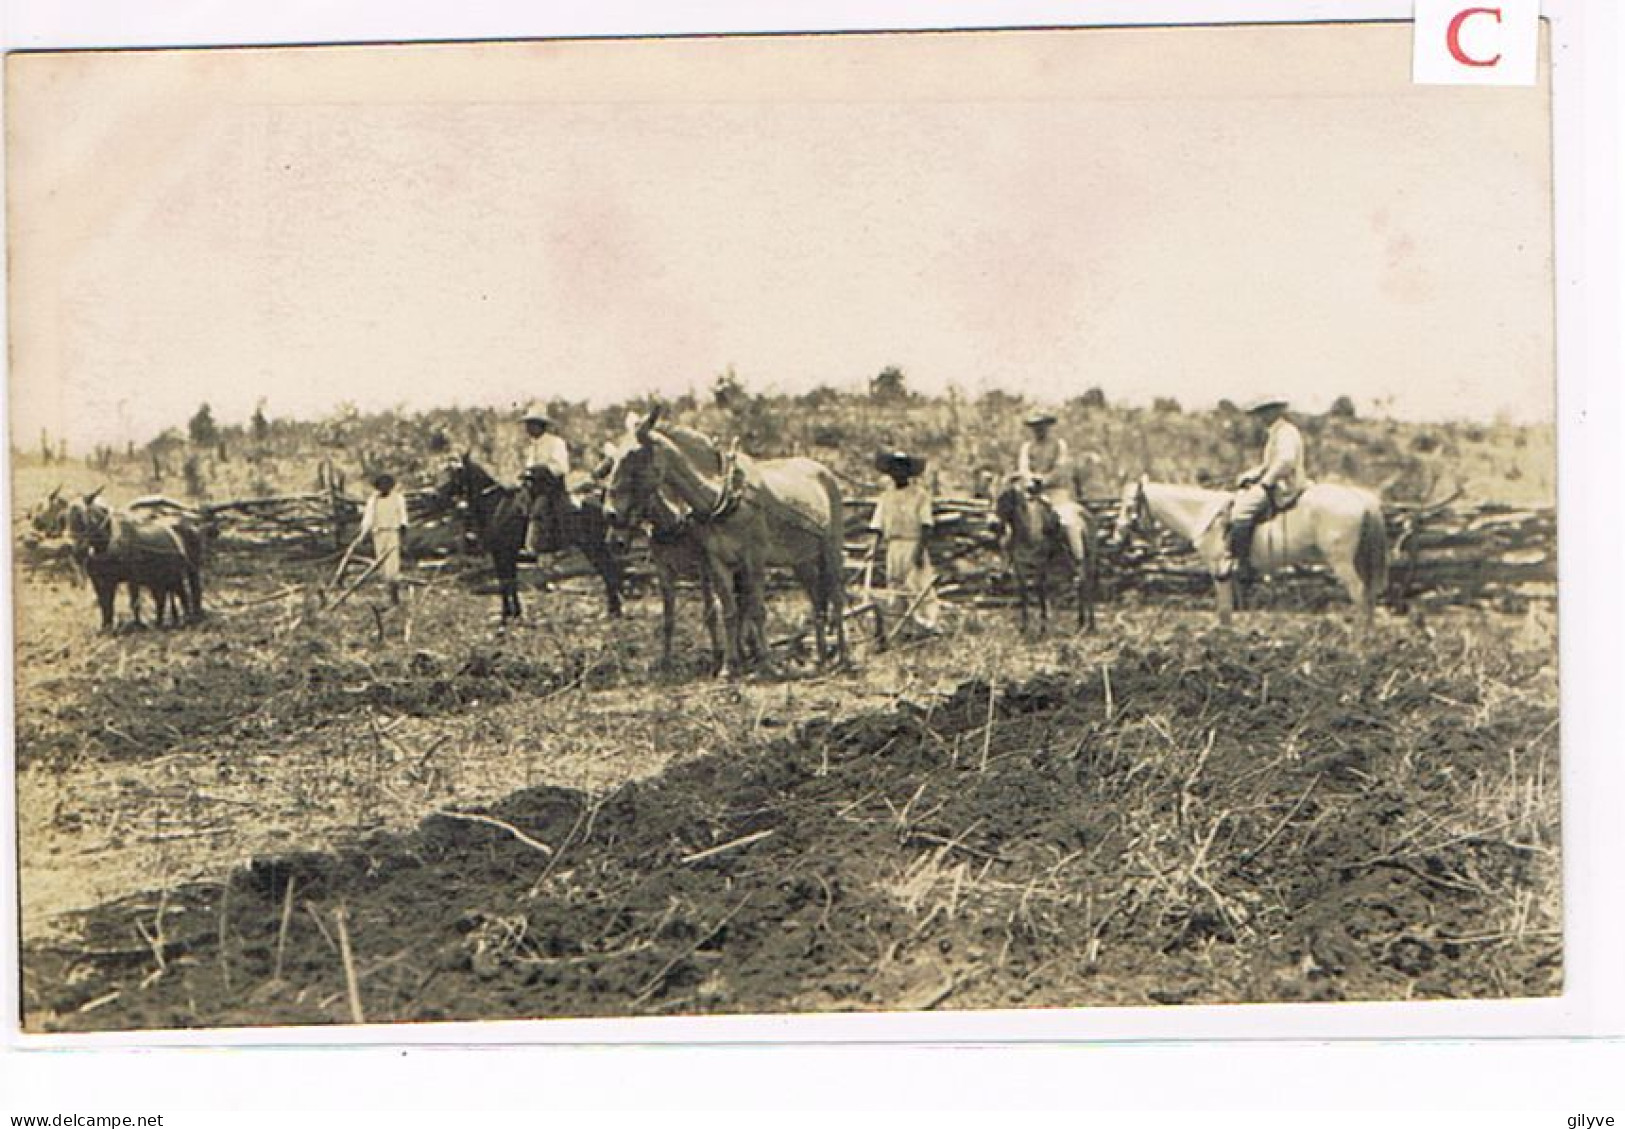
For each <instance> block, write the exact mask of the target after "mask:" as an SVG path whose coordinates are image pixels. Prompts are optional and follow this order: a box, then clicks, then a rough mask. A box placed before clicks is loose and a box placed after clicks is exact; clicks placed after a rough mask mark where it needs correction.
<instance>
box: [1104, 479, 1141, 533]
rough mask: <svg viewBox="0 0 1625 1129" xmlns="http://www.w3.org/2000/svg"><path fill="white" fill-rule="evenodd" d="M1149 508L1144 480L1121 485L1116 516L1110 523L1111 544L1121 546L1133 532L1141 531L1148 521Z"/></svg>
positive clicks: (1134, 480)
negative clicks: (1121, 490)
mask: <svg viewBox="0 0 1625 1129" xmlns="http://www.w3.org/2000/svg"><path fill="white" fill-rule="evenodd" d="M1149 516H1150V514H1149V506H1148V504H1147V502H1146V499H1145V478H1144V477H1143V476H1142V477H1140V478H1136V479H1132V480H1131V481H1128V482H1125V483H1123V493H1122V497H1121V498H1120V499H1119V500H1118V503H1117V514H1116V516H1115V518H1114V519H1113V521H1112V535H1111V543H1112V544H1113V545H1122V544H1123V543H1124V542H1126V541H1127V540H1128V539H1129V536H1130V535H1131V534H1133V533H1134V532H1135V531H1137V530H1140V529H1143V528H1144V526H1145V524H1146V521H1147V520H1148V518H1149Z"/></svg>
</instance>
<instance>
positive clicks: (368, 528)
mask: <svg viewBox="0 0 1625 1129" xmlns="http://www.w3.org/2000/svg"><path fill="white" fill-rule="evenodd" d="M405 525H406V495H405V494H402V493H401V492H400V491H399V490H391V491H390V492H389V493H388V494H374V495H373V496H372V497H370V498H368V499H367V504H366V506H365V507H364V508H363V509H362V511H361V532H362V533H372V532H374V531H375V530H389V531H390V532H394V531H396V530H399V529H401V528H402V527H403V526H405Z"/></svg>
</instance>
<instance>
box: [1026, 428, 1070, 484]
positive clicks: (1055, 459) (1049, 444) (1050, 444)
mask: <svg viewBox="0 0 1625 1129" xmlns="http://www.w3.org/2000/svg"><path fill="white" fill-rule="evenodd" d="M1035 456H1036V458H1035ZM1066 461H1067V449H1066V440H1065V439H1062V438H1060V437H1059V436H1051V437H1048V438H1045V439H1041V440H1033V439H1029V440H1027V441H1026V442H1025V443H1023V444H1022V445H1021V453H1020V454H1019V455H1018V456H1016V471H1017V473H1018V474H1020V475H1021V476H1022V477H1023V478H1029V477H1032V476H1034V475H1038V476H1043V475H1046V474H1050V473H1052V472H1053V471H1054V470H1055V468H1056V467H1058V466H1061V465H1062V464H1064V463H1065V462H1066ZM1035 463H1036V464H1037V465H1036V466H1035V465H1034V464H1035Z"/></svg>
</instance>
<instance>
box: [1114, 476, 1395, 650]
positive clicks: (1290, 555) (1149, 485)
mask: <svg viewBox="0 0 1625 1129" xmlns="http://www.w3.org/2000/svg"><path fill="white" fill-rule="evenodd" d="M1230 499H1231V495H1230V494H1228V493H1226V492H1224V491H1220V490H1208V489H1204V488H1203V487H1200V486H1176V485H1173V484H1172V483H1167V482H1150V481H1147V480H1146V479H1145V478H1143V477H1142V478H1140V479H1139V480H1138V481H1135V482H1129V483H1127V484H1126V485H1125V486H1124V487H1123V495H1122V500H1121V502H1120V504H1119V506H1118V511H1117V521H1116V530H1115V533H1114V537H1115V538H1116V539H1117V540H1119V541H1121V540H1123V539H1125V538H1126V537H1127V536H1128V534H1129V533H1131V532H1132V531H1134V530H1135V529H1137V528H1141V527H1143V525H1144V523H1145V522H1146V521H1147V520H1154V521H1156V522H1158V523H1159V524H1161V525H1163V526H1166V527H1167V528H1168V529H1171V530H1173V531H1174V532H1175V533H1176V534H1178V535H1179V536H1180V537H1182V538H1184V539H1185V540H1186V541H1188V542H1190V544H1191V546H1192V547H1193V548H1195V550H1196V553H1197V555H1198V556H1199V557H1200V558H1201V560H1202V563H1203V564H1204V565H1205V566H1206V567H1207V569H1208V571H1209V572H1210V573H1211V574H1212V575H1213V577H1214V583H1215V586H1216V587H1215V597H1216V600H1217V606H1218V612H1219V618H1220V619H1221V620H1222V621H1224V622H1229V620H1230V614H1231V612H1232V611H1233V610H1234V609H1235V606H1236V593H1235V579H1234V577H1227V578H1225V579H1219V575H1218V574H1219V564H1220V562H1221V561H1222V560H1223V559H1224V556H1225V518H1226V515H1227V514H1228V512H1229V506H1230ZM1312 560H1320V561H1323V562H1324V563H1325V564H1326V565H1327V566H1329V567H1330V568H1331V570H1332V573H1333V574H1334V575H1335V576H1336V577H1337V579H1338V581H1339V582H1340V583H1341V584H1342V585H1343V588H1344V590H1345V591H1346V592H1347V593H1348V596H1349V599H1350V600H1352V601H1353V602H1354V607H1355V611H1356V616H1357V619H1358V621H1359V623H1360V625H1361V626H1362V627H1369V626H1370V624H1371V621H1372V619H1373V617H1374V616H1375V614H1376V606H1377V600H1378V599H1380V598H1381V597H1382V595H1383V593H1384V592H1386V591H1387V589H1388V526H1387V523H1386V522H1385V521H1384V520H1383V515H1382V503H1381V502H1380V501H1379V500H1378V499H1377V496H1376V495H1375V494H1373V493H1372V492H1371V491H1369V490H1364V489H1361V488H1360V487H1358V486H1343V485H1340V484H1337V483H1333V482H1312V483H1310V484H1309V485H1308V486H1307V487H1305V488H1304V490H1303V493H1302V494H1301V495H1300V496H1299V497H1298V499H1297V501H1296V503H1295V504H1293V506H1292V507H1291V508H1290V509H1288V510H1286V511H1285V512H1283V513H1279V514H1277V515H1275V516H1274V517H1272V518H1270V519H1269V520H1268V521H1265V522H1263V523H1261V524H1260V525H1259V526H1258V528H1257V529H1256V531H1255V532H1254V534H1253V545H1252V552H1251V554H1250V559H1249V561H1248V564H1250V565H1251V567H1252V569H1253V571H1254V572H1255V573H1267V572H1274V571H1276V570H1278V569H1282V568H1286V567H1287V566H1289V565H1294V564H1300V563H1303V562H1306V561H1312Z"/></svg>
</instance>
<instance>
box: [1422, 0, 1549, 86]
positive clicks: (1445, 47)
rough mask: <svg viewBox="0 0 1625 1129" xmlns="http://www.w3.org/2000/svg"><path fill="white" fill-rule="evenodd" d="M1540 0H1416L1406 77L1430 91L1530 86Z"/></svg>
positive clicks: (1538, 33)
mask: <svg viewBox="0 0 1625 1129" xmlns="http://www.w3.org/2000/svg"><path fill="white" fill-rule="evenodd" d="M1539 43H1540V0H1416V44H1415V54H1414V66H1413V69H1412V77H1413V78H1414V80H1415V81H1417V82H1420V83H1427V84H1429V85H1435V86H1441V85H1442V86H1533V85H1534V83H1535V70H1536V66H1535V61H1536V56H1537V54H1538V45H1539Z"/></svg>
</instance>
